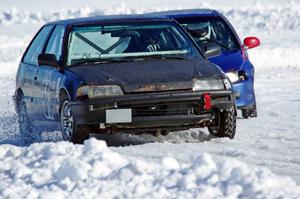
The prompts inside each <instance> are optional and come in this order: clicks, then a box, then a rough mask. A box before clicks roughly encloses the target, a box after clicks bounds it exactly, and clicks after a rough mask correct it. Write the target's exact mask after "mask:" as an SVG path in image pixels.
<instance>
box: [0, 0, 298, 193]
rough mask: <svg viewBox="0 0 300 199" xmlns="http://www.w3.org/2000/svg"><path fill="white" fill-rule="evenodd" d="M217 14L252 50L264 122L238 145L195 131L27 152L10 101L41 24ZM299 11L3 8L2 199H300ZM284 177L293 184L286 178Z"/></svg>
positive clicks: (157, 6)
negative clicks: (251, 42) (253, 44)
mask: <svg viewBox="0 0 300 199" xmlns="http://www.w3.org/2000/svg"><path fill="white" fill-rule="evenodd" d="M181 8H214V9H217V10H219V11H221V12H222V13H223V14H224V15H225V16H226V17H227V18H228V19H229V20H230V22H231V23H232V24H233V26H234V27H235V28H236V31H237V32H238V34H239V35H240V37H241V39H243V38H244V37H246V36H257V37H259V38H260V39H261V46H260V47H258V48H255V49H253V50H249V51H248V53H249V56H250V59H251V61H252V63H253V64H254V65H255V69H256V77H255V78H256V79H255V81H256V82H255V89H256V96H257V103H258V118H255V119H249V120H244V119H242V118H241V117H239V118H238V121H237V134H236V138H235V139H234V140H229V139H226V138H224V139H218V138H212V137H210V136H209V135H208V133H207V131H206V130H203V129H191V130H189V131H184V132H174V133H171V134H169V135H168V136H165V137H163V136H160V137H157V138H156V137H153V136H150V135H145V136H133V135H120V134H116V135H110V136H97V138H99V139H105V140H106V141H107V143H108V145H109V146H110V147H107V146H106V144H105V143H104V142H103V141H97V140H95V139H93V138H92V139H90V140H88V141H87V142H86V143H85V144H84V145H82V146H81V145H73V144H71V143H65V142H59V140H61V137H60V134H59V132H54V133H53V132H44V133H43V139H42V140H41V142H42V143H37V144H33V145H31V146H29V147H25V146H24V145H23V143H22V140H21V138H20V135H19V129H18V124H17V116H16V113H15V111H14V107H13V101H12V99H11V96H12V95H13V93H14V89H15V83H14V81H15V74H16V70H17V67H18V62H19V60H20V57H21V56H22V53H23V51H24V50H25V48H26V46H27V45H28V43H29V42H30V40H31V38H32V37H33V35H34V34H35V32H36V31H37V30H38V28H39V27H40V26H41V25H43V24H44V23H46V22H48V21H51V20H56V19H65V18H72V17H85V16H94V15H99V14H130V13H143V12H151V11H156V10H168V9H181ZM299 18H300V1H279V0H275V1H267V0H261V1H254V0H249V1H238V0H232V1H226V2H225V1H222V0H214V1H213V0H207V1H205V2H204V1H195V0H186V1H184V2H183V1H180V0H172V1H171V0H165V1H159V0H151V1H149V0H145V1H140V0H139V1H138V0H126V1H125V0H110V1H109V2H107V1H91V0H86V1H84V3H82V1H79V0H74V1H60V2H55V3H54V2H52V1H50V0H44V1H37V0H27V1H23V0H14V1H10V0H1V6H0V68H1V70H0V91H1V92H0V144H1V145H0V159H1V161H0V180H1V183H0V198H114V197H116V198H118V197H119V198H142V197H143V198H300V193H299V190H300V187H299V183H300V156H299V153H300V114H299V112H300V59H299V55H300V39H299V35H300V21H299ZM285 176H287V177H285Z"/></svg>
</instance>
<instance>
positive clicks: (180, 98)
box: [70, 90, 235, 129]
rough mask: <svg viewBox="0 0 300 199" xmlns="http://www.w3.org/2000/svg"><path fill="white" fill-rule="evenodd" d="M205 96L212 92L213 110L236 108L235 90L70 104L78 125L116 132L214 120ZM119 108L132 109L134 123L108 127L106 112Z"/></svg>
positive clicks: (197, 123)
mask: <svg viewBox="0 0 300 199" xmlns="http://www.w3.org/2000/svg"><path fill="white" fill-rule="evenodd" d="M204 93H209V95H210V96H211V108H212V109H215V108H218V109H229V108H230V107H232V106H234V105H235V100H234V96H233V93H232V91H231V90H228V91H227V90H226V91H206V92H192V91H188V92H186V91H185V92H163V93H143V94H130V95H124V96H119V97H110V98H98V99H96V98H95V99H88V100H81V101H79V100H78V101H73V102H71V103H70V106H71V109H72V113H73V116H74V119H75V121H76V124H77V125H93V126H96V127H99V126H100V123H102V124H103V125H104V126H105V127H106V128H110V127H114V128H115V129H116V128H118V129H126V128H128V129H139V128H164V127H165V128H168V127H169V128H170V127H176V126H177V127H179V126H191V125H192V126H193V125H194V126H197V125H199V126H201V125H203V123H205V122H208V121H209V120H211V118H212V111H211V110H206V109H204V101H203V100H204V99H203V94H204ZM116 108H119V109H122V108H131V109H132V122H130V123H118V124H105V123H106V115H105V113H106V112H105V111H106V110H107V109H116ZM103 125H102V128H103Z"/></svg>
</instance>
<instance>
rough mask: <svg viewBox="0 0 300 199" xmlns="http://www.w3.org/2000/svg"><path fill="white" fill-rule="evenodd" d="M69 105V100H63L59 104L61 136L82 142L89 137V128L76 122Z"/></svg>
mask: <svg viewBox="0 0 300 199" xmlns="http://www.w3.org/2000/svg"><path fill="white" fill-rule="evenodd" d="M69 105H70V102H69V100H64V101H63V103H62V106H61V111H60V121H61V122H60V124H61V132H62V137H63V140H65V141H69V142H73V143H74V144H82V143H83V142H84V140H86V139H88V138H89V128H88V127H85V126H79V125H77V124H76V120H75V119H74V117H73V114H72V110H71V108H70V106H69Z"/></svg>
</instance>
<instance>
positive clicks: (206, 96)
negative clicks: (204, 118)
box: [203, 93, 211, 111]
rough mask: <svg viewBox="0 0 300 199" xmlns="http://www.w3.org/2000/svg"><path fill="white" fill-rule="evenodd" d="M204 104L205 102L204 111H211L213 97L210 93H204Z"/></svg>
mask: <svg viewBox="0 0 300 199" xmlns="http://www.w3.org/2000/svg"><path fill="white" fill-rule="evenodd" d="M203 102H204V109H205V110H207V111H208V110H210V109H211V96H210V94H209V93H203Z"/></svg>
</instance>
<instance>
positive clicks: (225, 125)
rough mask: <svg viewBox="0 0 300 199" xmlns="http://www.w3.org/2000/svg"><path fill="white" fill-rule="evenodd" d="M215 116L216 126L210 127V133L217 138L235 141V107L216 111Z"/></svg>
mask: <svg viewBox="0 0 300 199" xmlns="http://www.w3.org/2000/svg"><path fill="white" fill-rule="evenodd" d="M215 116H216V117H215V125H214V126H209V127H208V131H209V133H210V134H211V135H214V136H217V137H229V138H230V139H233V138H234V136H235V131H236V110H235V107H231V108H230V109H228V110H223V111H220V110H216V114H215Z"/></svg>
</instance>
